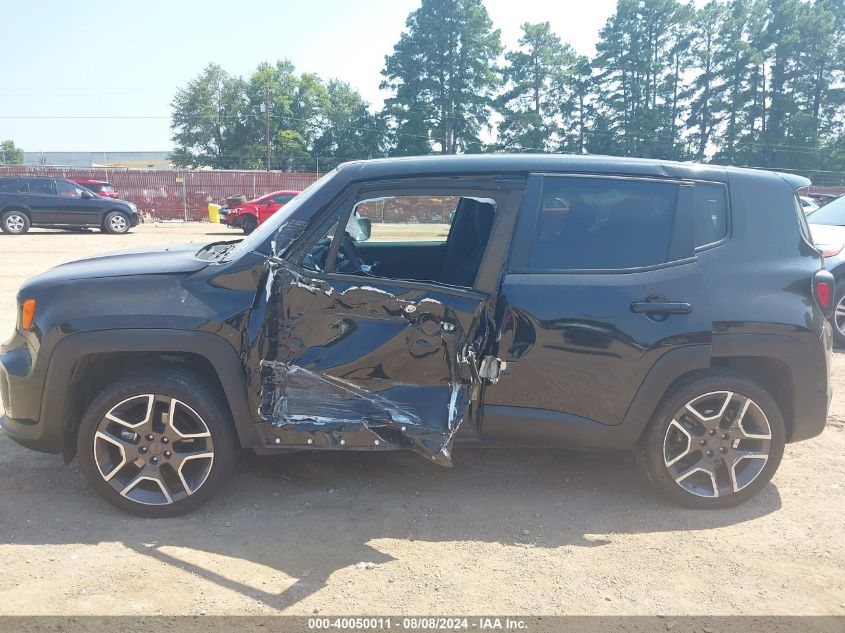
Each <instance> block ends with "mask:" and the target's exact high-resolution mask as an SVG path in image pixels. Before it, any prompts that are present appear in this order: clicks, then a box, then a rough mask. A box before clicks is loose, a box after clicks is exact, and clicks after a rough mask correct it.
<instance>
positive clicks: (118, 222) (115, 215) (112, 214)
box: [103, 211, 130, 234]
mask: <svg viewBox="0 0 845 633" xmlns="http://www.w3.org/2000/svg"><path fill="white" fill-rule="evenodd" d="M129 227H130V224H129V218H127V217H126V216H125V215H124V214H123V213H121V212H120V211H109V212H108V213H107V214H106V217H104V218H103V231H105V232H106V233H114V234H120V233H126V232H127V231H128V230H129Z"/></svg>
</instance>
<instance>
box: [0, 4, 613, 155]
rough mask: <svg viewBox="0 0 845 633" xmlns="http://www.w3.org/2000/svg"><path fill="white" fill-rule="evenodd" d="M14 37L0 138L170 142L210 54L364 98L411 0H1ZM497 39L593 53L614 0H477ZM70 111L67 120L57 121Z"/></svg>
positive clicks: (68, 145)
mask: <svg viewBox="0 0 845 633" xmlns="http://www.w3.org/2000/svg"><path fill="white" fill-rule="evenodd" d="M0 2H2V4H3V5H4V6H3V8H2V14H3V18H2V22H3V24H4V25H5V26H6V27H7V29H8V28H9V27H11V30H12V31H13V32H15V33H17V34H18V35H17V36H16V37H14V38H13V40H14V45H13V46H11V47H9V46H7V47H5V50H4V54H3V55H2V56H0V140H5V139H7V138H10V139H12V140H13V141H14V142H15V143H16V144H17V145H18V146H19V147H22V148H23V149H24V150H25V151H33V152H35V151H42V150H43V151H112V152H117V151H121V152H123V151H163V150H170V149H171V147H172V145H173V144H172V141H171V138H170V135H171V132H170V120H169V117H170V102H171V99H172V98H173V95H174V93H175V92H176V90H177V89H178V88H179V87H181V86H184V85H185V84H186V83H187V82H188V81H189V80H190V79H192V78H193V77H195V76H196V75H198V74H199V72H200V71H201V70H202V69H203V67H204V66H206V65H207V64H208V63H210V62H214V63H217V64H220V65H221V66H222V67H223V68H224V69H226V70H227V71H228V72H230V73H233V74H238V75H248V74H249V73H250V72H251V71H252V70H253V69H254V68H255V67H256V66H257V65H258V64H259V63H261V62H264V61H269V62H275V61H276V60H278V59H290V60H291V61H292V62H293V63H294V64H295V65H296V68H297V71H299V72H306V71H307V72H315V73H317V74H319V75H320V76H322V77H324V78H326V79H328V78H338V79H342V80H344V81H347V82H349V83H350V84H352V85H353V86H354V87H356V88H357V89H358V90H359V91H360V92H361V94H362V95H363V97H364V98H365V99H366V100H367V101H369V102H370V103H371V104H373V106H375V107H379V106H380V105H381V103H382V101H383V99H384V97H385V94H384V93H383V92H382V91H380V90H379V88H378V85H379V82H380V81H381V79H382V77H381V74H380V73H381V69H382V68H383V67H384V57H385V55H388V54H390V53H391V52H392V50H393V45H394V44H395V43H396V41H397V40H398V39H399V35H400V33H401V32H402V30H403V29H404V27H405V19H406V18H407V16H408V14H409V13H410V12H411V11H413V10H414V9H416V8H417V7H418V6H419V3H420V2H419V0H359V1H355V0H317V1H313V2H303V1H302V0H299V1H297V2H293V1H290V0H237V1H235V2H233V1H232V0H205V1H194V0H191V1H187V0H179V1H178V2H174V1H173V0H166V1H165V0H109V1H105V0H74V2H66V1H64V0H51V1H48V2H43V3H41V2H39V3H34V2H12V1H11V0H0ZM485 4H486V6H487V10H488V12H489V13H490V17H491V18H492V20H493V23H494V25H495V27H497V28H499V29H501V31H502V41H503V43H504V44H505V45H506V46H507V47H515V46H516V43H517V40H518V39H519V33H520V25H521V24H522V23H524V22H541V21H545V20H548V21H549V22H550V23H551V25H552V29H553V30H554V31H555V32H556V33H557V34H558V35H559V36H560V37H561V39H562V40H563V41H566V42H569V43H570V44H571V45H572V46H573V47H574V48H575V50H576V51H578V52H579V53H582V54H585V55H592V54H593V53H594V51H595V48H594V45H595V42H596V40H597V38H598V32H599V29H601V27H602V26H603V25H604V23H605V22H606V20H607V18H608V17H610V15H611V14H612V13H613V10H614V7H615V5H616V0H485ZM58 117H69V118H58Z"/></svg>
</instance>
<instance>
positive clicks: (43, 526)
mask: <svg viewBox="0 0 845 633" xmlns="http://www.w3.org/2000/svg"><path fill="white" fill-rule="evenodd" d="M237 235H238V234H237V233H236V232H235V231H229V230H227V229H225V228H221V227H216V226H214V225H208V224H204V225H203V224H195V225H166V226H152V225H145V226H142V227H140V228H139V229H138V230H135V231H134V232H132V233H131V234H128V235H125V236H120V237H114V236H108V235H101V234H99V233H90V234H82V235H79V234H69V233H61V232H48V231H33V232H32V233H30V234H28V235H25V236H20V237H14V236H5V235H4V236H0V245H2V250H3V253H4V258H3V260H4V261H3V266H2V267H0V334H3V335H2V338H5V334H4V333H10V332H11V329H12V327H13V324H14V297H15V293H16V291H17V289H18V287H19V286H20V284H21V283H22V282H23V281H24V280H25V279H26V278H27V277H29V276H31V275H34V274H36V273H38V272H41V271H43V270H45V269H47V268H48V267H50V266H53V265H55V264H58V263H60V262H63V261H67V260H71V259H75V258H78V257H81V256H85V255H90V254H94V253H99V252H106V251H110V250H117V249H124V248H134V247H143V246H146V245H152V244H162V243H178V242H186V241H195V242H206V241H211V240H217V239H226V238H227V237H237ZM834 380H835V382H836V388H837V395H836V399H835V401H834V404H833V409H832V412H831V416H830V420H829V422H828V426H827V430H826V431H825V432H824V433H823V434H822V435H821V436H820V437H818V438H815V439H813V440H810V441H807V442H803V443H800V444H794V445H790V446H788V447H787V450H786V456H785V457H784V462H783V464H782V466H781V468H780V471H779V472H778V473H777V475H776V476H775V478H774V480H773V482H772V483H771V484H770V485H769V486H768V487H767V488H766V489H765V490H764V491H763V493H762V494H760V495H759V496H758V497H756V498H755V499H753V500H752V501H750V502H749V503H746V504H745V505H743V506H741V507H739V508H735V509H733V510H726V511H718V512H700V511H698V512H697V511H692V510H685V509H681V508H677V507H674V506H671V505H669V504H668V503H666V502H664V501H663V499H662V498H660V497H658V496H657V495H656V494H655V493H654V492H652V490H651V488H650V487H649V485H648V484H647V483H646V482H645V481H644V480H643V478H642V476H641V475H640V474H639V473H638V471H637V470H636V469H635V468H634V465H633V463H632V459H631V458H630V456H628V455H585V454H572V453H567V452H563V451H553V450H544V451H525V450H516V451H504V450H496V451H494V450H464V451H462V452H461V451H456V454H455V467H454V468H453V469H451V470H445V469H441V468H439V467H437V466H434V465H431V464H428V463H427V462H425V461H424V460H422V459H421V458H420V457H418V456H417V455H414V454H389V455H371V454H357V455H356V454H322V455H321V454H294V455H287V456H277V457H255V456H252V457H245V458H243V459H242V461H241V463H240V468H239V473H238V475H237V476H236V477H235V478H234V480H233V481H232V482H231V485H230V486H229V487H228V488H227V489H226V490H225V491H224V492H223V494H221V495H220V496H219V497H217V498H216V499H214V500H213V501H212V502H210V503H209V504H207V505H206V506H204V507H203V508H201V509H200V510H199V511H198V512H196V513H194V514H192V515H190V516H187V517H184V518H178V519H167V520H143V519H137V518H133V517H130V516H127V515H124V514H121V513H120V512H118V511H117V510H114V509H112V508H111V506H109V505H107V504H106V503H104V502H102V501H100V499H99V498H97V497H95V496H94V495H93V493H92V492H91V490H90V489H89V488H88V485H87V484H86V482H85V481H84V479H83V477H82V474H81V473H80V472H79V470H78V467H77V465H76V464H75V463H74V464H72V465H71V466H69V467H64V466H62V462H61V459H60V458H59V457H56V456H50V455H42V454H38V453H34V452H31V451H28V450H26V449H24V448H21V447H19V446H17V445H16V444H14V443H13V442H12V441H11V440H9V439H8V438H7V437H5V436H4V435H2V433H0V569H2V570H3V573H2V574H0V614H68V615H71V614H72V615H81V614H98V615H110V614H128V615H141V614H143V615H153V614H273V613H289V614H302V615H306V614H312V613H317V612H319V613H321V614H382V615H384V614H396V615H401V614H417V615H420V614H441V615H454V614H466V613H472V614H486V613H495V614H502V613H512V614H534V615H539V614H548V615H551V614H668V615H674V614H678V615H681V614H726V615H727V614H749V615H751V614H835V615H842V614H845V536H843V534H845V425H844V424H843V422H845V354H837V357H836V367H835V375H834ZM357 563H373V564H374V565H373V566H372V567H371V568H367V567H368V566H366V565H362V566H360V567H362V568H359V566H358V565H357Z"/></svg>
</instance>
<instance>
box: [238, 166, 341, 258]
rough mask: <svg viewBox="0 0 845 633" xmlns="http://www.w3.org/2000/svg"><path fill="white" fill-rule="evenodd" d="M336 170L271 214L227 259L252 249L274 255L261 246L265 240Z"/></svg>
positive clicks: (306, 201) (305, 202)
mask: <svg viewBox="0 0 845 633" xmlns="http://www.w3.org/2000/svg"><path fill="white" fill-rule="evenodd" d="M335 171H337V170H335ZM335 171H330V172H328V173H326V174H325V175H323V177H322V178H320V179H319V180H317V181H315V182H313V183H311V184H310V185H308V187H307V188H306V189H305V190H303V191H302V193H300V194H299V195H298V196H296V197H295V198H294V199H293V200H291V201H290V202H288V203H287V204H286V205H285V206H283V207H282V208H281V209H279V210H278V211H277V212H276V213H274V214H273V215H271V216H270V218H269V219H268V220H267V221H266V222H264V223H263V224H262V225H260V226H259V227H258V228H257V229H256V230H255V231H253V232H252V233H251V234H250V235H249V237H246V238H245V239H243V240H241V242H240V243H239V244H238V245H237V246H236V247H235V248H233V249H232V251H231V252H230V253H228V257H227V259H235V258H237V257H240V256H241V255H243V254H244V253H249V252H250V251H261V252H264V253H265V254H266V255H272V253H271V252H270V250H269V248H264V249H262V248H261V246H262V245H263V244H264V243H265V242H267V243H268V244H269V238H271V237H272V236H273V235H275V234H276V232H277V231H278V230H279V229H280V228H281V227H282V226H284V225H285V224H286V223H287V221H288V220H289V219H290V218H291V216H293V215H294V214H295V213H296V212H297V211H298V210H299V209H300V208H301V207H302V206H303V205H305V204H307V203H308V201H309V200H310V199H311V197H312V196H313V195H314V192H315V191H317V190H318V189H319V188H320V187H322V186H323V184H325V182H326V181H327V180H329V179H330V178H331V177H332V176H334V174H335Z"/></svg>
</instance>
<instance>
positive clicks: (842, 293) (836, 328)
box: [830, 284, 845, 347]
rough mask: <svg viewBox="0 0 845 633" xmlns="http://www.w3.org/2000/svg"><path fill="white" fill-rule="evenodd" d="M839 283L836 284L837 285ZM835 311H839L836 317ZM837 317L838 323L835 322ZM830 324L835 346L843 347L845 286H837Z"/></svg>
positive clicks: (844, 344) (844, 339) (844, 341)
mask: <svg viewBox="0 0 845 633" xmlns="http://www.w3.org/2000/svg"><path fill="white" fill-rule="evenodd" d="M838 285H839V284H837V286H838ZM837 311H839V312H840V314H839V316H838V317H837V314H836V313H837ZM837 319H838V320H839V325H837V324H836V321H837ZM830 326H831V328H832V329H833V342H834V343H835V344H836V347H845V288H838V289H837V291H836V297H835V298H834V301H833V316H831V317H830Z"/></svg>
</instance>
